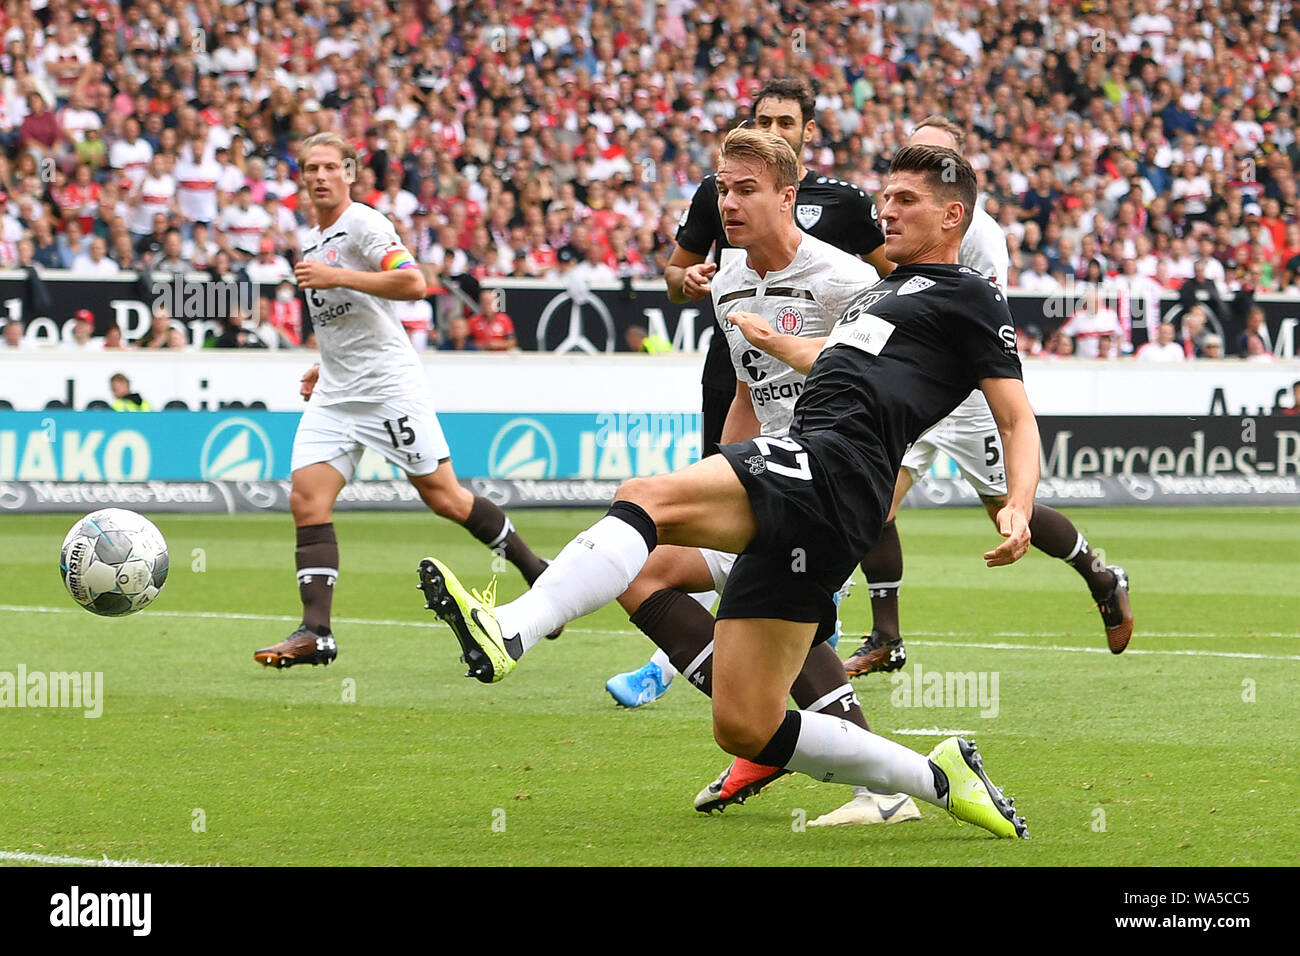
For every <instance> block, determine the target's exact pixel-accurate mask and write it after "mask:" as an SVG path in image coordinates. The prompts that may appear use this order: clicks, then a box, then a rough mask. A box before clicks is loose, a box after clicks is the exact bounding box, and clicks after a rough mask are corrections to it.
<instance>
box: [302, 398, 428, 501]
mask: <svg viewBox="0 0 1300 956" xmlns="http://www.w3.org/2000/svg"><path fill="white" fill-rule="evenodd" d="M366 448H370V449H372V450H373V451H376V452H378V453H379V454H381V455H383V456H384V458H386V459H388V460H389V461H390V462H392V463H393V464H394V465H396V466H397V467H398V468H400V469H401V470H402V471H404V472H406V473H407V474H408V475H411V476H413V477H418V476H420V475H427V474H431V473H432V472H434V471H437V469H438V466H439V465H440V464H442V463H443V462H444V461H447V460H448V459H449V458H451V449H450V448H448V447H447V439H446V438H445V437H444V436H443V434H442V425H441V424H439V422H438V416H437V414H435V413H434V410H433V405H432V404H431V403H430V402H429V400H428V399H427V398H424V397H422V396H415V397H402V398H395V399H392V400H391V401H387V402H341V403H339V404H338V405H317V404H315V403H314V402H313V403H312V404H310V405H308V406H307V410H306V411H305V412H303V414H302V420H301V421H299V422H298V431H297V433H296V434H295V435H294V436H293V459H292V465H291V466H290V470H291V471H297V470H298V469H299V468H305V467H307V466H308V465H315V464H317V463H319V462H326V463H328V464H330V465H333V466H334V467H335V468H336V469H337V470H338V472H339V473H340V474H341V475H342V476H343V477H344V478H345V479H346V480H348V481H351V480H352V475H353V473H354V472H355V471H356V468H357V462H359V461H360V460H361V453H362V451H363V450H364V449H366Z"/></svg>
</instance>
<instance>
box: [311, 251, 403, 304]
mask: <svg viewBox="0 0 1300 956" xmlns="http://www.w3.org/2000/svg"><path fill="white" fill-rule="evenodd" d="M293 274H294V278H296V279H297V280H298V287H299V288H301V289H337V288H342V289H352V290H354V291H356V292H364V293H365V294H366V295H374V296H379V297H380V298H383V299H403V300H409V301H412V302H414V301H416V300H418V299H423V298H424V297H425V292H426V289H427V288H428V287H427V286H426V285H425V281H424V273H422V272H421V271H420V269H419V267H418V266H417V265H416V263H415V257H414V256H412V255H411V253H410V252H408V251H407V249H406V247H405V246H403V245H402V244H401V243H400V242H393V244H392V245H391V246H390V247H389V248H388V249H387V250H385V251H384V252H383V254H382V255H381V256H379V269H378V270H377V271H374V272H370V271H362V270H358V269H340V268H338V267H336V266H327V265H325V263H323V262H313V261H311V260H310V259H303V260H301V261H299V262H298V264H297V265H295V266H294V267H293Z"/></svg>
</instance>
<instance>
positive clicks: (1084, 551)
mask: <svg viewBox="0 0 1300 956" xmlns="http://www.w3.org/2000/svg"><path fill="white" fill-rule="evenodd" d="M1029 535H1030V540H1031V541H1032V542H1033V545H1034V547H1035V548H1038V549H1039V550H1040V551H1042V552H1043V553H1044V554H1048V555H1051V556H1052V557H1053V558H1060V559H1061V560H1062V561H1064V562H1066V563H1067V564H1069V565H1070V566H1071V567H1073V568H1074V570H1076V571H1078V572H1079V574H1080V575H1082V576H1083V579H1084V580H1085V581H1087V582H1088V590H1089V591H1091V592H1092V596H1093V598H1094V599H1095V600H1101V599H1102V598H1104V597H1105V596H1106V595H1107V594H1109V593H1110V590H1111V588H1113V587H1114V586H1115V575H1114V574H1113V573H1112V572H1110V571H1108V570H1106V561H1105V559H1104V558H1103V557H1102V556H1101V555H1099V554H1097V553H1096V552H1095V551H1093V550H1092V548H1090V547H1088V540H1087V539H1086V538H1085V537H1084V536H1083V535H1082V534H1081V533H1080V532H1079V529H1078V528H1076V527H1075V526H1074V523H1073V522H1071V521H1070V519H1069V518H1067V517H1066V516H1065V515H1063V514H1061V513H1060V512H1059V511H1057V510H1056V509H1055V508H1049V507H1047V506H1046V505H1034V513H1033V516H1032V517H1030V519H1029Z"/></svg>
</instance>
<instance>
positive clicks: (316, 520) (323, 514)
mask: <svg viewBox="0 0 1300 956" xmlns="http://www.w3.org/2000/svg"><path fill="white" fill-rule="evenodd" d="M331 504H332V503H331V502H330V501H329V500H328V498H326V497H325V496H324V495H321V494H318V493H315V492H311V491H306V490H304V489H302V488H293V489H292V490H291V491H290V492H289V511H290V512H291V513H292V514H293V520H294V523H295V524H297V525H298V526H299V527H303V526H305V525H313V524H325V523H327V522H328V521H330V519H331V513H332V511H333V509H332V508H331Z"/></svg>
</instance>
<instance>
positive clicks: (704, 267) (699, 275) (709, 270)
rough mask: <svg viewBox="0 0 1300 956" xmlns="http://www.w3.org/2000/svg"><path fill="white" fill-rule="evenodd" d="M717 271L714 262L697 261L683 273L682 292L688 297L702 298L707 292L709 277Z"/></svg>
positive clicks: (716, 265)
mask: <svg viewBox="0 0 1300 956" xmlns="http://www.w3.org/2000/svg"><path fill="white" fill-rule="evenodd" d="M717 271H718V264H717V263H716V262H697V263H696V264H695V265H693V266H687V267H686V271H685V272H684V273H683V279H682V292H683V293H684V294H685V295H686V298H688V299H703V298H704V297H705V296H706V295H708V294H709V277H710V276H712V275H713V273H715V272H717Z"/></svg>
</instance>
